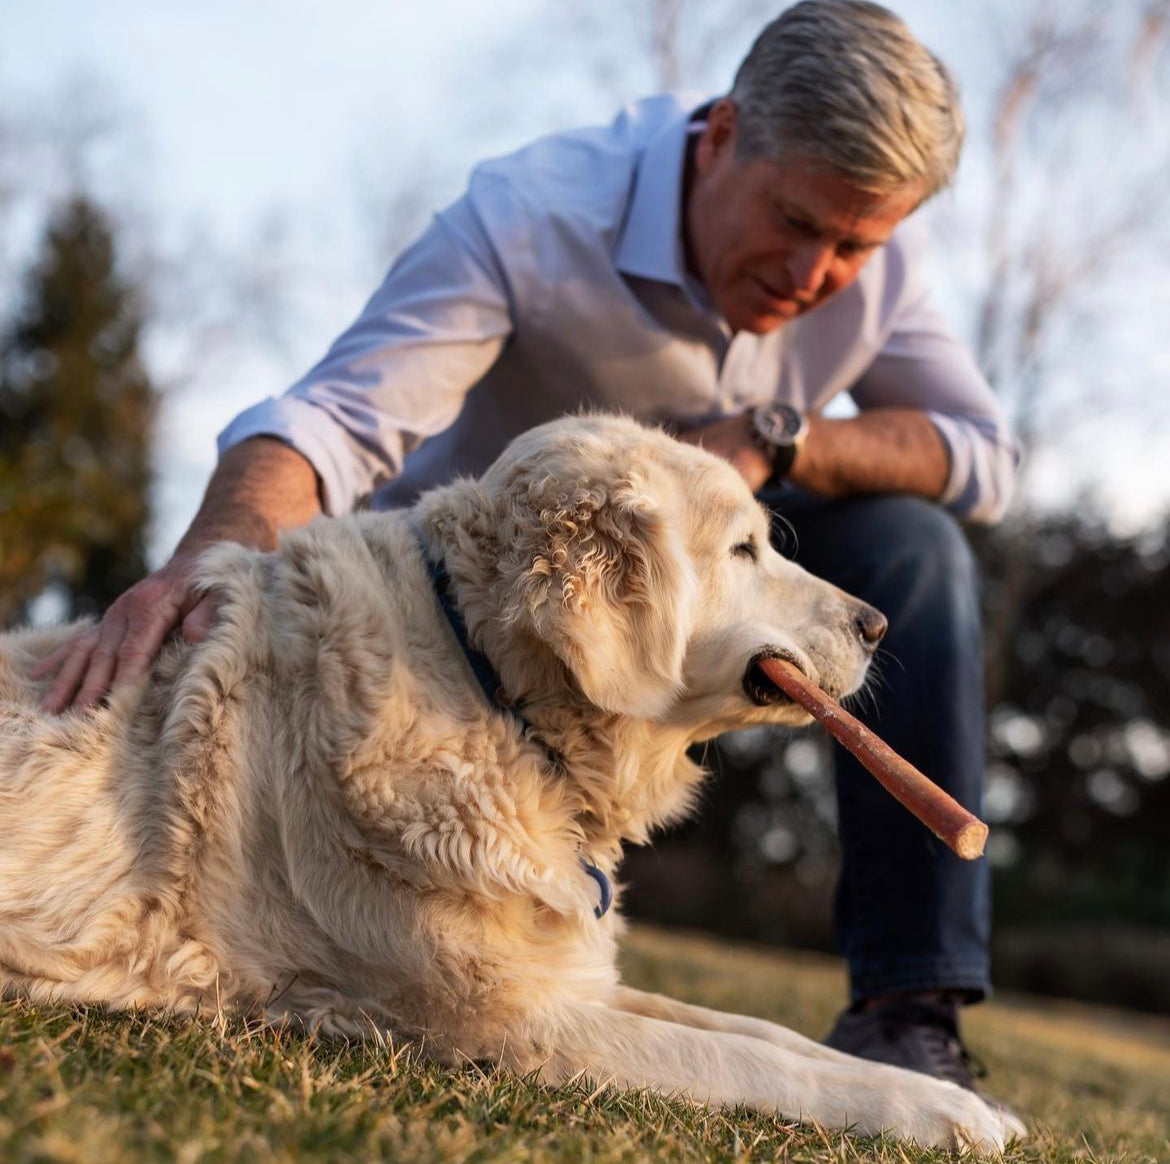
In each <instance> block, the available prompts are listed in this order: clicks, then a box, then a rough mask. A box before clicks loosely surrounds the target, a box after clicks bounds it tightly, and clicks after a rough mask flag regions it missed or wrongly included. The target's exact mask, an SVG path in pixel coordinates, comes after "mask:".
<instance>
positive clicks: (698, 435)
mask: <svg viewBox="0 0 1170 1164" xmlns="http://www.w3.org/2000/svg"><path fill="white" fill-rule="evenodd" d="M678 437H679V440H684V441H687V442H688V443H689V444H692V445H702V447H703V448H705V449H706V450H707V452H709V453H714V454H715V455H716V456H717V457H722V458H723V459H724V460H725V461H730V462H731V464H732V465H733V466H734V467H735V468H736V469H738V470H739V474H740V476H741V477H742V478H743V479H744V480H745V481H746V482H747V483H748V485H749V487H750V488H751V491H752V492H753V493H758V492H759V491H760V490H761V489H762V488H763V487H764V483H765V482H766V481H767V480H768V478H769V477H771V476H772V462H771V460H769V458H768V455H767V453H765V452H764V450H763V449H761V448H760V446H759V445H757V444H756V442H755V440H754V439H753V437H752V421H751V417H750V416H749V415H748V414H747V413H746V412H745V413H741V414H740V415H739V416H728V417H725V418H724V419H723V420H716V421H712V422H711V423H710V424H704V425H701V426H700V427H699V428H690V429H686V430H685V431H683V432H680V433H679V434H678Z"/></svg>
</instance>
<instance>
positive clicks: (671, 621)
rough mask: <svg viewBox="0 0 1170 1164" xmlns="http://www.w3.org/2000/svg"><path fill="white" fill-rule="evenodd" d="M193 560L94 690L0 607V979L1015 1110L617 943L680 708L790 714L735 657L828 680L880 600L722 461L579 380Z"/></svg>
mask: <svg viewBox="0 0 1170 1164" xmlns="http://www.w3.org/2000/svg"><path fill="white" fill-rule="evenodd" d="M202 571H203V573H202V583H203V584H204V585H205V586H206V587H208V588H211V589H213V590H214V591H215V592H216V593H217V594H218V596H219V620H218V624H217V626H216V628H215V630H214V631H213V632H212V634H211V635H210V637H209V638H207V639H206V641H204V642H203V643H201V644H200V645H198V646H194V647H192V646H188V645H185V644H180V643H176V644H173V645H172V646H170V647H168V648H167V650H166V651H165V652H164V653H163V655H162V656H161V657H160V659H159V660H158V662H157V663H156V665H155V667H154V670H153V673H152V674H151V676H150V677H149V680H148V681H144V682H142V683H140V684H138V685H136V686H135V687H133V688H130V689H125V690H122V691H120V692H118V693H116V694H115V695H114V696H113V697H112V698H111V700H110V702H109V705H108V706H107V707H105V708H102V709H99V710H97V711H93V712H89V713H85V714H81V713H70V714H66V715H64V716H62V717H53V716H49V715H46V714H44V713H42V712H40V711H39V710H38V707H37V699H38V696H39V694H40V691H41V688H40V686H39V685H38V684H36V683H34V682H32V681H31V680H30V679H29V678H28V670H29V667H30V666H31V664H32V663H33V662H34V661H35V660H36V659H39V658H41V657H42V656H43V655H44V654H46V653H47V652H48V651H49V650H50V649H51V648H52V647H53V646H54V645H56V644H57V643H59V642H60V641H61V640H62V639H63V637H64V636H66V635H68V634H70V633H71V630H70V629H69V628H65V629H60V630H48V631H45V630H28V631H21V632H17V633H13V634H9V635H6V636H3V637H0V837H2V838H3V840H2V842H0V986H2V987H3V989H4V990H5V992H7V993H8V994H10V995H11V994H21V995H24V996H27V997H29V998H31V999H35V1000H38V1001H43V1002H100V1003H105V1004H107V1005H110V1006H114V1007H162V1008H167V1009H171V1010H176V1011H188V1012H191V1011H205V1012H206V1011H213V1010H215V1009H216V1008H218V1007H223V1008H231V1009H233V1010H236V1011H239V1012H244V1013H252V1014H263V1015H266V1016H267V1017H269V1018H271V1019H273V1020H274V1021H280V1020H290V1019H291V1020H296V1021H298V1022H303V1023H305V1024H308V1025H310V1026H312V1027H314V1028H317V1029H320V1030H323V1031H325V1032H329V1033H337V1034H343V1035H346V1036H351V1037H355V1036H356V1037H361V1036H362V1035H364V1034H369V1033H370V1032H371V1031H373V1030H378V1031H382V1032H386V1033H388V1034H390V1035H392V1036H393V1037H395V1038H399V1039H406V1040H417V1041H418V1042H419V1043H421V1044H422V1046H423V1047H424V1049H425V1050H426V1052H427V1053H429V1054H431V1055H432V1056H435V1057H437V1058H438V1059H440V1060H442V1061H446V1062H457V1061H459V1060H461V1059H465V1058H469V1059H473V1060H490V1061H494V1062H498V1063H501V1064H503V1065H504V1066H505V1067H507V1068H509V1069H512V1070H515V1071H518V1072H530V1071H537V1072H539V1074H540V1077H541V1078H542V1079H545V1080H548V1081H550V1082H557V1081H563V1080H566V1079H569V1078H570V1077H572V1076H575V1075H577V1074H578V1073H580V1072H586V1073H588V1074H589V1075H590V1076H592V1077H593V1078H594V1079H597V1080H599V1081H604V1082H613V1083H616V1084H618V1085H621V1086H629V1087H649V1088H656V1089H659V1090H661V1091H664V1092H671V1093H677V1094H682V1095H685V1096H688V1097H691V1098H692V1099H694V1100H697V1101H702V1102H708V1103H715V1104H728V1105H734V1104H740V1103H744V1104H750V1105H752V1106H754V1107H757V1108H761V1109H766V1110H771V1111H777V1112H780V1113H783V1114H784V1115H785V1116H789V1117H800V1118H805V1119H811V1120H816V1121H818V1122H819V1123H820V1124H822V1125H826V1126H829V1127H837V1128H842V1127H853V1128H855V1129H856V1130H858V1131H860V1132H866V1133H872V1132H878V1131H880V1130H883V1129H885V1130H888V1131H890V1132H892V1133H894V1134H896V1135H898V1136H902V1137H907V1138H912V1139H914V1140H916V1141H918V1142H919V1143H921V1144H950V1145H955V1144H972V1145H977V1146H979V1147H981V1148H985V1149H988V1148H998V1147H1000V1146H1002V1145H1003V1143H1004V1141H1005V1138H1006V1137H1007V1136H1009V1135H1011V1134H1012V1133H1014V1132H1016V1131H1018V1130H1021V1129H1019V1128H1018V1126H1017V1125H1015V1124H1013V1123H1012V1122H1011V1118H1010V1117H1007V1116H1005V1115H1003V1114H1001V1113H999V1112H996V1111H994V1110H993V1109H992V1108H991V1107H990V1106H988V1105H986V1104H985V1103H984V1102H983V1101H982V1100H980V1099H979V1098H978V1097H977V1096H976V1095H974V1094H973V1093H971V1092H968V1091H964V1090H962V1089H960V1088H958V1087H956V1086H954V1085H952V1084H949V1083H943V1082H939V1081H937V1080H934V1079H931V1078H928V1077H926V1076H923V1075H916V1074H912V1073H910V1072H907V1071H902V1070H899V1069H897V1068H893V1067H884V1066H877V1065H874V1064H872V1063H866V1062H862V1061H861V1060H857V1059H852V1058H849V1057H847V1056H844V1055H841V1054H839V1053H837V1052H834V1051H831V1050H828V1049H827V1048H825V1047H822V1046H820V1045H819V1044H817V1043H815V1042H812V1041H810V1040H808V1039H805V1038H802V1037H801V1036H799V1035H796V1034H794V1033H792V1032H790V1031H787V1030H784V1029H782V1028H781V1027H778V1026H775V1025H773V1024H771V1023H767V1022H763V1021H760V1020H757V1019H752V1018H745V1017H738V1016H734V1015H725V1014H718V1013H715V1012H713V1011H709V1010H704V1009H701V1008H698V1007H693V1006H687V1005H684V1004H682V1003H679V1002H674V1001H672V1000H670V999H667V998H663V997H659V996H655V995H648V994H644V993H641V992H639V991H636V990H632V989H630V988H628V987H625V986H623V985H621V983H620V982H619V981H618V974H617V970H616V960H615V950H616V942H617V939H618V937H619V936H620V934H621V930H622V924H621V921H620V918H619V916H618V913H617V911H616V909H612V910H608V911H607V912H603V906H604V905H605V904H606V901H605V900H604V899H605V898H606V897H607V894H608V890H609V887H610V879H611V878H612V877H613V876H614V875H615V871H616V867H617V864H618V861H619V859H620V855H621V846H622V843H623V842H624V841H630V842H634V843H642V842H644V841H646V840H647V839H648V837H649V836H650V834H651V832H652V831H653V830H654V829H655V828H656V827H658V826H659V825H662V824H663V823H665V822H668V821H672V820H677V819H678V818H680V817H682V816H684V815H685V814H686V813H687V812H689V811H690V809H691V807H692V805H693V803H694V801H695V796H696V790H697V789H698V787H699V784H700V782H701V780H702V776H703V773H702V771H701V770H700V769H699V768H698V767H697V766H696V765H695V764H693V763H692V762H691V761H690V760H689V759H688V758H687V755H686V750H687V748H688V746H689V745H690V744H692V743H694V742H695V741H697V740H703V739H707V738H709V737H711V736H714V735H716V734H718V733H720V732H723V731H726V730H728V729H730V728H739V727H745V726H747V725H749V724H758V723H789V724H797V723H802V722H805V720H806V716H805V714H804V713H803V712H801V711H800V710H799V709H797V708H796V707H795V706H794V705H793V704H791V703H790V702H788V701H787V700H786V699H785V698H784V697H783V696H782V695H781V694H780V693H779V692H778V691H777V690H776V689H775V688H773V687H772V686H771V685H770V684H768V682H767V681H766V680H765V679H764V678H763V676H762V675H761V674H760V672H759V670H758V668H757V665H756V664H757V663H758V661H759V660H760V659H761V658H762V657H766V656H782V657H786V658H789V659H791V660H793V661H794V662H795V663H796V664H797V665H798V666H799V667H800V668H801V669H802V670H803V671H804V672H805V673H806V674H808V675H809V676H811V677H813V678H814V679H815V680H816V681H817V682H818V683H819V684H820V685H821V686H822V687H823V688H824V689H825V690H827V691H828V692H830V693H831V694H833V695H834V696H838V697H839V696H843V695H845V694H848V693H849V692H851V691H854V690H855V689H856V688H857V687H858V686H859V685H860V684H861V683H862V681H863V679H864V676H865V673H866V668H867V666H868V663H869V661H870V657H871V655H872V652H873V649H874V646H875V644H876V642H877V640H878V639H879V638H880V637H881V633H882V630H883V629H884V620H883V619H882V617H881V616H880V615H879V614H878V613H877V612H876V611H873V610H872V609H870V608H869V607H866V606H864V605H863V604H862V603H860V602H858V601H857V600H856V599H854V598H851V597H849V596H848V595H846V594H844V593H842V592H841V591H839V590H837V589H835V588H833V587H831V586H829V585H828V584H826V583H824V582H821V581H819V580H817V579H815V578H813V577H812V576H810V575H809V574H807V573H805V572H804V571H803V570H802V569H800V568H799V567H798V566H796V565H794V564H793V563H791V562H789V561H786V560H785V559H784V558H782V557H781V556H780V555H779V554H777V553H776V552H775V551H774V550H773V549H772V547H771V544H770V541H769V518H768V515H767V513H766V512H765V511H764V510H763V509H762V508H761V507H760V505H759V504H758V503H757V502H756V501H755V500H754V499H753V497H752V495H751V493H750V491H749V490H748V488H747V486H746V485H745V484H744V483H743V481H742V480H741V479H740V477H739V476H738V474H737V473H736V472H735V471H734V470H733V469H732V468H731V467H730V466H729V465H728V464H726V463H725V462H723V461H721V460H719V459H717V458H716V457H714V456H712V455H710V454H708V453H706V452H704V451H702V450H701V449H698V448H693V447H690V446H688V445H684V444H682V443H680V442H677V441H675V440H673V439H671V438H670V437H668V436H666V435H665V434H663V433H661V432H657V431H653V430H650V429H647V428H643V427H642V426H640V425H638V424H635V423H634V422H633V421H630V420H625V419H619V418H614V417H603V416H589V417H574V418H570V419H565V420H561V421H557V422H554V423H552V424H548V425H545V426H542V427H541V428H538V429H534V430H533V431H531V432H529V433H527V434H526V435H524V436H522V437H520V438H518V439H517V440H516V441H515V442H513V444H512V445H511V446H509V448H508V449H507V450H506V451H505V453H504V454H503V456H502V457H501V458H500V459H499V460H498V461H497V462H496V463H495V464H494V465H493V466H492V467H491V468H490V469H489V470H488V471H487V473H485V474H484V476H483V477H482V478H481V479H479V480H459V481H456V482H455V483H453V484H451V485H448V486H445V487H443V488H440V489H436V490H434V491H432V492H430V493H428V494H426V495H425V496H424V497H422V499H421V500H420V501H419V502H418V503H417V504H416V505H415V506H414V507H413V508H412V509H410V510H407V511H401V512H394V513H367V514H360V515H357V516H353V517H348V518H340V519H324V518H323V519H319V520H317V521H315V522H313V523H312V524H311V525H309V526H308V527H306V528H304V529H301V530H297V531H296V532H293V533H290V534H288V535H287V536H286V537H285V538H284V540H283V543H282V545H281V547H280V549H279V550H278V551H277V552H275V553H267V554H266V553H257V552H252V551H249V550H245V549H242V548H240V547H239V546H235V545H230V544H224V545H220V546H217V547H215V548H213V549H212V550H211V551H210V552H209V553H208V554H207V555H206V558H205V560H204V562H203V565H202ZM445 608H446V610H447V611H449V612H450V613H447V614H445V613H444V610H445ZM463 628H465V630H466V638H467V640H469V642H466V645H465V646H464V645H461V640H460V635H461V633H463ZM74 629H75V628H74ZM477 667H478V668H479V670H480V673H479V677H478V678H477V670H476V668H477ZM485 676H487V678H485ZM497 684H498V690H497V689H496V685H497ZM489 695H492V696H494V698H493V699H492V701H491V702H489V698H488V696H489ZM599 915H601V916H599Z"/></svg>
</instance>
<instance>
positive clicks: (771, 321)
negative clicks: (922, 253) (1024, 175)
mask: <svg viewBox="0 0 1170 1164" xmlns="http://www.w3.org/2000/svg"><path fill="white" fill-rule="evenodd" d="M736 140H737V126H736V108H735V105H734V103H733V102H732V101H731V100H730V99H728V98H724V99H723V100H722V101H719V102H717V103H716V105H715V106H714V107H713V108H712V110H711V113H710V116H709V118H708V121H707V127H706V129H705V130H704V131H703V135H702V137H701V138H700V139H699V142H698V144H697V146H696V153H695V173H694V179H693V181H692V183H691V188H690V191H689V193H688V197H687V206H686V229H687V240H688V243H689V260H690V263H691V267H692V270H693V271H694V273H695V274H696V275H698V276H699V278H700V279H701V280H702V281H703V284H704V286H705V287H706V288H707V293H708V294H709V295H710V296H711V299H712V301H713V302H714V304H715V306H716V308H717V309H718V311H719V312H720V314H721V315H722V316H723V318H724V319H725V320H726V321H727V324H728V326H729V327H731V328H732V330H733V331H750V332H755V333H757V334H763V333H765V332H769V331H774V330H775V329H776V328H778V327H780V326H781V325H783V324H784V323H787V322H788V320H790V319H793V318H795V317H796V316H797V315H802V314H804V313H805V312H806V311H811V310H812V309H813V308H814V307H817V306H819V305H820V304H821V303H823V302H824V301H825V300H826V299H828V298H829V296H830V295H833V294H835V293H836V292H837V291H840V290H841V288H843V287H846V286H848V285H849V284H850V283H851V282H853V280H854V279H855V278H856V277H857V275H858V272H859V271H860V270H861V268H862V267H863V266H865V263H866V261H867V260H868V259H869V257H870V256H871V255H872V254H873V253H874V251H876V250H877V248H878V247H880V246H881V245H882V244H883V243H885V242H886V241H887V240H888V239H889V237H890V235H891V234H892V233H893V230H894V228H895V227H896V226H897V225H898V223H900V222H901V221H902V219H903V218H905V217H906V215H907V214H909V213H910V212H911V211H912V210H913V209H914V208H915V207H916V206H917V205H918V203H919V202H920V201H921V200H922V192H921V189H920V188H919V187H918V186H917V185H915V186H910V187H907V188H904V189H901V190H898V191H895V192H894V193H892V194H872V193H868V192H866V191H863V190H859V189H857V188H856V187H855V186H852V185H851V184H850V183H849V182H847V181H846V180H845V179H844V178H842V177H840V176H839V175H837V174H836V173H834V172H833V171H831V170H829V169H827V168H826V167H825V165H824V163H821V162H817V161H814V160H810V159H807V158H792V159H788V160H786V161H785V162H784V163H783V164H781V163H778V162H773V161H770V160H767V159H764V158H753V159H751V160H747V161H743V160H740V159H737V158H736V156H735V145H736Z"/></svg>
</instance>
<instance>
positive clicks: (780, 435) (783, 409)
mask: <svg viewBox="0 0 1170 1164" xmlns="http://www.w3.org/2000/svg"><path fill="white" fill-rule="evenodd" d="M753 420H754V423H755V426H756V432H758V433H759V434H760V436H761V437H763V438H764V440H766V441H767V442H768V443H769V444H772V445H791V444H793V443H794V442H795V441H796V438H797V437H798V436H800V434H801V432H802V431H803V429H804V417H803V416H802V415H801V414H800V413H799V412H797V411H796V409H795V408H793V407H792V405H791V404H769V405H768V406H767V408H757V409H756V411H755V413H754V415H753Z"/></svg>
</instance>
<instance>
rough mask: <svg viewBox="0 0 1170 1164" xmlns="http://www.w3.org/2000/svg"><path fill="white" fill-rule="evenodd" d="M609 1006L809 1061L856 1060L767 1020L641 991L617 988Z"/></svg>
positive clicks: (841, 1061)
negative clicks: (722, 1034) (760, 1043)
mask: <svg viewBox="0 0 1170 1164" xmlns="http://www.w3.org/2000/svg"><path fill="white" fill-rule="evenodd" d="M613 1003H614V1005H615V1006H616V1007H617V1008H618V1009H619V1010H624V1011H628V1012H629V1013H630V1014H641V1015H645V1016H646V1017H647V1018H657V1019H663V1020H665V1021H667V1022H672V1023H679V1024H681V1025H682V1026H686V1027H695V1028H696V1029H697V1030H702V1031H727V1032H729V1033H731V1034H737V1035H748V1036H750V1037H751V1038H753V1039H763V1040H764V1042H766V1043H772V1044H773V1045H774V1046H777V1047H783V1048H784V1049H785V1050H787V1051H791V1052H793V1053H794V1054H797V1055H806V1056H808V1057H809V1058H810V1059H824V1060H827V1061H829V1062H833V1063H856V1061H857V1060H856V1059H855V1058H854V1057H853V1056H852V1055H846V1054H844V1053H842V1052H841V1051H834V1050H833V1048H832V1047H826V1046H824V1045H823V1044H821V1043H818V1042H815V1041H814V1040H813V1039H809V1038H806V1037H805V1036H804V1035H799V1034H797V1033H796V1031H792V1030H789V1029H788V1028H787V1027H782V1026H780V1025H779V1024H778V1023H772V1022H768V1020H767V1019H760V1018H752V1017H751V1016H750V1015H743V1014H732V1013H730V1012H728V1011H722V1010H711V1009H710V1008H708V1007H705V1006H692V1005H691V1004H690V1003H687V1002H679V1001H678V1000H677V999H674V998H669V997H667V995H665V994H650V993H648V992H647V991H645V990H634V989H633V988H632V987H629V986H619V987H618V989H617V993H616V995H615V996H614V1000H613Z"/></svg>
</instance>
